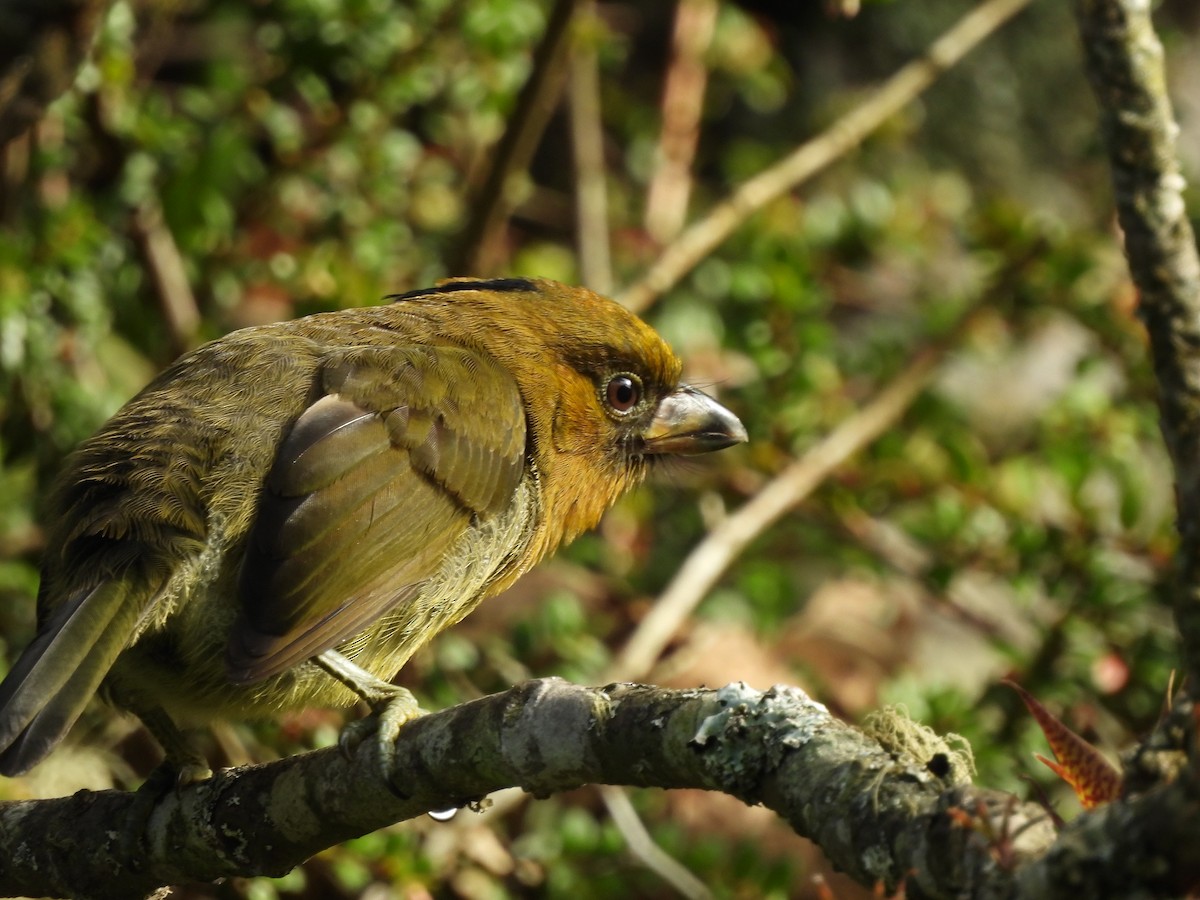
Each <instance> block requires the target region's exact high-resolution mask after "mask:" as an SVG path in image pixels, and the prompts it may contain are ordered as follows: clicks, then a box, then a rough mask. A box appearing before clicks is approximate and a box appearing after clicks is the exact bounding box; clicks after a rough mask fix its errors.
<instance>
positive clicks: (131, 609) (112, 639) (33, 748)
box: [0, 580, 144, 776]
mask: <svg viewBox="0 0 1200 900" xmlns="http://www.w3.org/2000/svg"><path fill="white" fill-rule="evenodd" d="M130 593H131V591H130V586H129V584H128V583H127V582H125V581H122V580H114V581H106V582H102V583H101V584H99V585H97V586H96V587H94V588H92V589H91V590H89V591H86V592H83V593H81V594H79V595H78V596H77V597H75V598H73V599H71V600H70V601H68V602H67V603H65V604H63V605H62V606H61V607H59V609H58V610H57V611H56V612H55V614H54V616H53V617H52V618H50V619H49V620H48V621H47V622H46V623H45V624H44V625H43V626H42V629H41V632H40V633H39V634H38V636H37V637H36V638H34V640H33V643H31V644H30V645H29V646H28V647H27V648H25V652H24V653H22V654H21V656H20V658H19V659H18V660H17V662H16V664H15V665H14V666H13V667H12V670H11V671H10V672H9V673H8V677H6V678H5V679H4V681H3V683H0V773H3V774H4V775H10V776H11V775H20V774H21V773H23V772H26V771H28V770H29V769H30V768H32V767H33V766H34V765H36V764H37V763H38V762H40V761H41V760H42V759H43V758H44V757H45V756H46V755H47V754H49V753H50V751H51V750H53V749H54V747H55V745H57V744H58V742H59V741H61V740H62V738H63V737H64V736H65V735H66V733H67V731H68V730H70V728H71V726H72V725H73V724H74V723H75V720H76V719H78V718H79V716H80V714H81V713H82V712H83V710H84V707H86V706H87V704H88V701H89V700H91V698H92V695H93V694H95V693H96V689H97V688H98V687H99V686H100V682H101V681H102V680H103V679H104V676H105V675H106V674H108V670H109V669H110V668H112V665H113V663H114V662H115V661H116V659H117V656H118V655H119V654H120V652H121V651H122V650H124V649H125V647H126V646H127V645H128V643H129V638H130V636H131V635H132V634H133V632H134V629H135V627H136V624H137V620H138V618H139V617H140V616H141V614H142V612H143V607H144V604H141V603H135V602H130V601H131V599H132V598H131V597H130Z"/></svg>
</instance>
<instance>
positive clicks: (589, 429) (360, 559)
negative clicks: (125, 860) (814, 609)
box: [0, 277, 747, 776]
mask: <svg viewBox="0 0 1200 900" xmlns="http://www.w3.org/2000/svg"><path fill="white" fill-rule="evenodd" d="M385 299H386V302H384V303H382V304H380V305H377V306H370V307H358V308H351V309H344V310H339V311H332V312H322V313H316V314H313V315H310V316H306V317H303V318H299V319H295V320H291V321H287V322H281V323H275V324H270V325H262V326H255V327H250V328H245V329H242V330H239V331H235V332H232V333H230V334H228V335H226V336H225V337H222V338H219V339H217V340H215V341H212V342H210V343H208V344H205V345H203V346H201V347H199V348H197V349H195V350H193V351H191V352H189V353H187V354H185V355H184V356H182V357H180V358H179V359H178V360H177V361H176V362H174V363H173V364H172V365H170V366H169V367H168V368H167V369H165V370H164V371H163V372H162V373H161V374H160V375H159V376H158V377H156V378H155V379H153V380H152V381H151V382H150V383H149V384H148V385H147V386H146V387H145V388H144V389H143V390H142V391H141V392H140V393H138V394H137V395H136V396H135V397H134V398H133V399H132V400H130V401H129V402H128V403H127V404H126V405H125V406H124V407H122V408H121V409H120V410H119V411H118V412H117V413H116V414H115V415H114V416H113V417H112V418H111V419H110V420H109V421H108V422H107V423H106V424H105V425H103V426H102V427H101V428H100V430H99V431H98V432H97V433H96V434H95V435H94V436H93V437H91V438H90V439H88V440H87V441H85V442H84V443H83V444H82V445H81V446H80V447H79V448H78V449H77V450H76V451H75V452H74V453H73V454H71V456H70V457H69V458H68V460H67V462H66V463H65V466H64V470H63V473H62V474H61V476H60V478H59V480H58V482H57V486H56V487H55V489H54V490H53V492H52V494H51V500H50V503H49V506H48V509H49V510H50V513H51V522H50V524H49V525H48V531H47V542H46V548H45V551H44V554H43V560H42V567H41V582H40V587H39V591H38V598H37V612H38V630H37V633H36V635H35V637H34V639H33V640H32V642H31V643H30V644H29V646H28V647H27V648H26V649H25V650H24V651H23V652H22V653H21V655H20V656H19V657H18V659H17V661H16V662H15V663H14V665H13V666H12V668H11V670H10V671H9V673H8V675H7V676H6V677H5V679H4V681H3V682H2V683H0V773H3V774H4V775H7V776H14V775H19V774H22V773H24V772H26V771H28V770H29V769H30V768H31V767H32V766H34V765H36V764H37V763H38V762H39V761H41V760H42V759H44V758H45V757H46V756H47V755H48V754H49V753H50V752H51V751H52V750H53V749H54V748H55V746H56V745H58V744H59V743H60V742H61V741H62V739H63V737H64V736H65V735H66V734H67V732H68V731H69V729H70V728H71V726H72V724H73V723H74V722H75V721H76V720H77V719H78V717H79V716H80V714H81V713H82V712H83V710H84V708H85V707H86V705H87V704H88V703H89V702H90V700H91V698H92V697H93V696H96V695H99V696H100V697H101V698H102V699H103V700H105V701H107V702H108V703H109V704H111V705H113V706H116V707H118V708H120V709H124V710H127V711H129V712H132V713H134V714H135V715H136V716H138V717H139V718H140V719H141V720H142V722H143V723H144V724H145V725H146V727H147V729H148V730H149V731H150V732H151V734H152V735H153V736H154V737H155V738H156V739H157V740H158V742H159V743H160V744H161V745H162V748H163V751H164V756H165V762H164V765H167V766H173V767H175V768H176V769H178V770H183V769H187V768H188V767H193V768H194V767H201V768H202V767H203V764H204V760H203V758H202V757H201V758H199V759H197V757H198V754H197V753H196V752H195V751H194V750H193V749H192V748H191V746H190V744H189V743H188V740H187V739H186V738H185V737H184V731H183V730H184V729H185V728H191V727H199V726H203V725H205V724H208V723H211V722H213V721H216V720H256V719H269V718H271V717H275V716H278V715H280V714H281V713H283V712H286V711H291V710H297V709H303V708H308V707H320V706H323V707H338V706H348V705H351V704H353V703H355V702H356V701H357V700H365V701H366V702H367V703H368V704H369V706H370V707H371V709H372V710H373V711H375V712H376V713H378V714H379V716H378V718H379V721H380V724H379V726H378V727H379V730H380V733H381V735H382V736H383V737H384V738H386V737H388V736H394V735H395V733H397V731H398V729H399V728H401V727H403V725H404V724H405V723H407V722H408V721H410V720H411V719H412V718H415V717H416V716H417V715H419V714H420V713H421V710H420V707H419V705H418V704H417V702H416V700H415V698H414V697H413V696H412V694H410V693H409V692H408V691H406V690H404V689H403V688H400V687H398V686H396V685H394V684H392V683H391V682H392V679H393V678H394V677H395V675H396V674H397V673H398V672H399V670H400V669H401V668H402V667H403V666H404V664H405V663H406V662H407V661H408V659H409V658H410V657H411V656H412V654H413V653H414V652H415V651H416V650H417V649H418V648H420V647H421V646H423V645H424V644H426V643H427V642H428V641H429V640H431V639H432V638H433V637H434V636H435V635H436V634H437V633H439V632H440V631H442V630H443V629H445V628H447V627H449V626H450V625H452V624H454V623H455V622H457V621H459V620H461V619H462V618H463V617H464V616H466V615H467V614H468V613H470V612H471V611H472V610H473V609H474V608H475V607H476V606H477V605H478V604H479V603H480V602H481V601H483V600H485V599H487V598H489V597H492V596H495V595H496V594H498V593H500V592H501V591H502V590H504V589H505V588H507V587H508V586H509V585H511V584H512V583H513V582H514V581H515V580H516V579H517V578H518V577H520V576H521V575H522V574H523V573H524V572H526V571H528V570H529V569H530V568H531V567H532V566H533V565H534V564H535V563H537V562H538V561H539V560H541V559H542V558H543V557H545V556H546V555H548V554H550V553H552V552H553V551H554V550H555V549H556V548H558V547H560V546H562V545H564V544H567V543H569V542H570V541H571V540H573V539H574V538H575V537H576V536H578V535H579V534H580V533H581V532H584V531H586V530H587V529H590V528H592V527H593V526H595V525H596V524H597V522H598V521H599V519H600V518H601V516H602V515H603V513H604V512H605V510H607V509H608V508H609V507H610V506H611V505H612V504H613V503H614V502H615V501H616V500H617V498H618V497H620V496H621V495H622V494H623V493H624V492H625V491H626V490H627V489H629V488H630V487H632V486H633V485H635V484H637V483H638V482H639V481H640V480H641V479H642V478H643V476H644V475H645V474H646V472H647V471H648V470H649V469H651V468H653V467H654V466H655V465H656V464H658V463H660V462H661V461H663V460H666V459H669V458H672V457H679V456H691V455H695V454H701V453H706V452H710V451H714V450H720V449H723V448H726V447H730V446H732V445H734V444H737V443H740V442H743V441H745V440H746V439H747V435H746V430H745V428H744V427H743V426H742V423H741V422H740V421H739V420H738V418H737V417H736V416H735V415H734V414H733V413H732V412H730V411H729V410H728V409H726V408H725V407H724V406H722V405H720V404H719V403H717V401H715V400H714V399H712V398H711V397H710V396H708V395H707V394H705V393H703V392H702V391H700V390H698V389H696V388H694V387H692V386H689V385H687V384H684V383H682V382H681V381H680V374H681V363H680V361H679V358H678V357H677V356H676V355H675V353H674V352H673V351H672V350H671V348H670V347H669V346H668V345H667V344H666V343H665V342H664V340H663V339H662V338H661V337H660V336H659V335H658V334H657V333H656V332H655V331H654V330H653V329H652V328H650V327H649V326H648V325H646V324H645V323H644V322H643V321H642V320H641V319H639V318H637V317H636V316H635V315H633V314H632V313H631V312H629V311H628V310H626V309H625V308H624V307H622V306H620V305H619V304H618V303H616V302H615V301H613V300H611V299H608V298H606V297H603V296H600V295H598V294H595V293H593V292H591V291H589V290H587V289H585V288H577V287H571V286H567V285H563V284H560V283H557V282H554V281H549V280H545V279H535V278H516V277H514V278H502V279H491V280H482V279H474V278H456V279H449V280H446V281H443V282H440V283H438V284H437V285H435V286H433V287H431V288H428V289H424V290H415V291H410V292H407V293H403V294H398V295H392V296H390V297H387V298H385ZM364 721H365V720H364ZM352 724H353V723H352Z"/></svg>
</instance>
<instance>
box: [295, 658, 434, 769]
mask: <svg viewBox="0 0 1200 900" xmlns="http://www.w3.org/2000/svg"><path fill="white" fill-rule="evenodd" d="M313 662H315V663H316V664H317V665H318V666H320V667H321V668H322V669H324V670H325V671H326V672H328V673H329V674H330V675H332V676H333V677H334V678H336V679H337V680H338V681H340V682H341V683H342V684H343V685H345V686H346V687H347V688H349V689H350V690H351V691H353V692H354V693H355V694H356V695H357V696H358V697H360V698H361V699H362V701H363V702H364V703H366V704H367V706H369V707H371V713H372V715H371V716H370V717H369V718H366V719H359V720H358V721H357V722H351V723H350V724H349V725H347V726H346V727H345V728H343V729H342V734H341V737H340V738H339V739H338V746H339V747H341V750H342V753H343V754H344V755H345V756H346V757H347V758H349V757H350V756H352V755H353V753H354V751H355V750H356V749H357V748H358V745H359V744H361V743H362V742H363V740H364V739H366V738H367V736H368V735H370V734H371V733H372V732H374V734H375V740H376V742H377V744H378V746H379V761H380V765H381V767H382V770H383V777H384V779H385V780H386V781H387V782H388V784H389V785H391V786H392V788H393V789H395V787H396V785H395V783H394V782H393V781H392V778H391V772H392V761H393V760H394V759H395V756H396V749H395V743H396V736H397V735H398V734H400V729H401V728H403V727H404V726H405V725H407V724H408V723H409V722H411V721H412V720H413V719H415V718H417V717H418V716H422V715H424V714H425V711H424V710H423V709H421V707H420V705H419V704H418V703H417V698H416V697H414V696H413V695H412V692H411V691H409V690H408V689H407V688H402V687H400V686H399V685H396V684H392V683H391V682H389V681H384V680H383V679H382V678H377V677H375V676H374V675H372V674H371V673H370V672H368V671H367V670H366V669H364V668H362V667H361V666H357V665H355V664H354V663H352V662H351V661H350V660H348V659H347V658H346V657H344V656H342V654H340V653H338V652H337V651H336V650H326V651H325V652H324V653H321V654H319V655H318V656H314V657H313Z"/></svg>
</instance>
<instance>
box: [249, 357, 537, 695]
mask: <svg viewBox="0 0 1200 900" xmlns="http://www.w3.org/2000/svg"><path fill="white" fill-rule="evenodd" d="M524 457H525V413H524V406H523V404H522V402H521V396H520V393H519V391H518V389H517V385H516V383H515V381H514V380H513V378H512V376H511V375H509V374H508V373H507V372H506V371H505V370H504V369H503V368H501V367H500V366H498V365H497V364H496V363H494V362H492V361H490V360H489V359H486V358H484V357H481V356H479V355H478V354H475V353H472V352H470V351H467V350H464V349H461V348H456V347H437V348H429V347H417V346H411V347H365V348H352V349H350V350H345V351H339V352H337V353H336V354H332V355H331V356H330V357H329V358H328V359H327V361H326V362H325V364H324V366H323V368H322V372H321V375H320V382H319V384H318V386H317V389H316V390H315V391H314V399H313V401H312V403H311V404H310V405H309V406H308V408H307V409H306V410H305V411H304V413H303V414H302V415H301V416H300V417H299V419H297V421H296V422H295V424H294V425H293V426H292V428H291V431H290V432H289V433H288V435H287V436H286V437H285V439H284V440H283V442H282V443H281V444H280V446H279V449H278V452H277V454H276V457H275V462H274V465H273V467H272V469H271V472H270V474H269V475H268V477H267V480H266V485H265V487H264V490H263V493H262V497H261V500H260V502H259V507H258V511H257V518H256V520H255V523H254V525H253V526H252V527H251V530H250V533H249V536H248V540H247V544H246V556H245V560H244V562H243V567H242V572H241V580H240V586H239V590H240V595H241V596H240V599H241V604H242V611H243V612H242V617H241V620H240V621H239V623H238V625H237V627H235V629H234V631H233V634H232V635H231V637H230V643H229V651H228V656H227V662H228V671H229V675H230V677H231V678H232V679H233V680H235V681H238V682H241V683H249V682H254V681H258V680H261V679H263V678H267V677H269V676H271V675H274V674H277V673H279V672H282V671H284V670H285V669H287V668H289V667H290V666H293V665H295V664H296V663H299V662H302V661H303V660H305V659H309V658H311V657H313V656H315V655H316V654H318V653H321V652H322V651H324V650H327V649H329V648H331V647H334V646H337V645H338V644H339V643H341V642H342V641H344V640H347V639H348V638H350V637H352V636H353V635H355V634H357V633H358V632H360V631H362V630H363V629H364V628H365V627H366V626H367V625H368V624H370V623H371V622H373V621H374V620H376V619H377V618H379V617H380V616H381V615H383V614H384V613H386V612H387V611H388V610H389V609H392V608H393V607H394V606H395V605H396V604H398V603H401V602H403V601H404V600H405V599H406V598H410V597H412V596H413V595H414V594H415V593H416V591H417V590H419V588H420V586H421V585H422V583H424V582H425V581H427V580H428V579H429V578H430V577H431V576H432V575H434V574H435V573H436V572H437V571H438V570H439V569H440V568H441V566H442V565H443V563H444V560H445V556H446V554H447V552H448V551H449V550H450V548H451V547H452V546H453V545H454V543H455V541H456V540H457V539H458V538H459V537H460V536H461V535H462V534H463V533H464V531H465V530H466V529H467V528H468V527H470V525H471V522H472V521H473V520H474V519H475V518H476V517H489V516H495V515H497V514H499V513H501V512H502V511H504V510H505V509H507V508H508V506H509V505H510V504H511V502H512V499H513V495H514V492H515V491H516V488H517V484H518V483H519V481H520V479H521V475H522V472H523V469H524Z"/></svg>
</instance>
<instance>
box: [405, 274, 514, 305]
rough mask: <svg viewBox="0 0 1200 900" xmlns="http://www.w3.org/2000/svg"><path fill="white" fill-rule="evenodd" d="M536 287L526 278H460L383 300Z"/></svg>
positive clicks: (512, 291) (506, 292)
mask: <svg viewBox="0 0 1200 900" xmlns="http://www.w3.org/2000/svg"><path fill="white" fill-rule="evenodd" d="M536 290H537V285H535V284H534V283H533V282H532V281H530V280H529V279H527V278H493V279H490V280H488V279H483V278H478V279H474V278H462V279H453V280H451V281H447V282H444V283H443V284H439V285H438V286H437V287H431V288H421V289H420V290H416V291H406V292H405V293H403V294H388V295H387V296H386V297H384V299H385V300H391V301H392V302H393V303H403V302H404V301H405V300H415V299H416V298H418V297H428V296H429V295H430V294H456V293H458V292H459V291H498V292H500V293H502V294H510V293H516V292H517V291H536Z"/></svg>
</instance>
